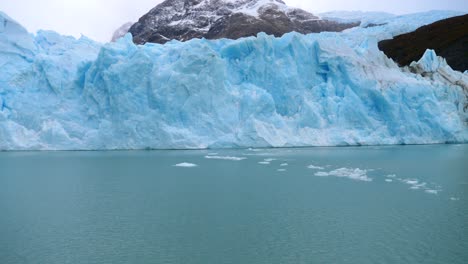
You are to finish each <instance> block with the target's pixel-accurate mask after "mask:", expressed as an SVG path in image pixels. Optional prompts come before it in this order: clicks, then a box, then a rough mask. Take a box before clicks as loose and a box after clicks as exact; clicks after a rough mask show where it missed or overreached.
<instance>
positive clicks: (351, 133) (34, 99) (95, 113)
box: [0, 12, 468, 150]
mask: <svg viewBox="0 0 468 264" xmlns="http://www.w3.org/2000/svg"><path fill="white" fill-rule="evenodd" d="M453 15H456V13H455V12H429V13H421V14H414V15H407V16H401V17H396V18H389V19H391V21H388V22H387V23H385V24H382V25H381V26H377V27H373V28H354V29H350V30H347V31H345V32H343V33H320V34H310V35H301V34H298V33H289V34H286V35H284V36H283V37H281V38H275V37H273V36H267V35H265V34H262V33H260V34H259V35H258V36H257V37H249V38H244V39H239V40H226V39H222V40H204V39H194V40H191V41H187V42H183V43H182V42H177V41H171V42H169V43H167V44H165V45H160V44H146V45H143V46H137V45H134V44H133V42H132V40H131V36H130V35H127V36H126V37H124V38H122V39H120V40H119V41H118V42H117V43H108V44H101V43H97V42H94V41H93V40H90V39H88V38H86V37H81V38H80V39H75V38H73V37H67V36H61V35H59V34H57V33H55V32H51V31H39V32H37V34H35V35H33V34H30V33H28V32H27V31H26V30H25V29H24V28H23V27H22V26H21V25H20V24H18V23H17V22H15V21H14V20H13V19H11V18H9V17H8V16H7V15H6V14H4V13H0V150H78V149H79V150H91V149H92V150H97V149H106V150H107V149H194V148H235V147H293V146H343V145H379V144H429V143H447V142H451V143H454V142H458V143H466V142H468V124H467V122H468V109H467V94H468V74H467V73H466V72H465V73H461V72H456V71H453V70H452V69H451V68H450V67H449V66H448V65H447V64H446V62H445V61H444V60H443V59H442V58H440V57H437V55H436V54H435V53H434V52H433V51H431V50H428V51H427V52H426V53H425V54H424V56H423V57H422V58H421V60H420V61H419V62H414V63H413V64H412V65H411V66H410V67H407V68H400V67H398V65H396V64H395V63H394V62H393V61H392V60H390V59H388V58H387V57H386V56H385V55H384V54H383V53H382V52H380V51H379V50H378V48H377V42H378V41H379V40H381V39H384V38H389V37H392V36H394V35H396V34H400V33H404V32H408V31H411V30H414V29H416V28H417V27H418V26H421V25H424V24H428V23H431V22H434V21H437V20H439V19H442V18H446V17H449V16H453Z"/></svg>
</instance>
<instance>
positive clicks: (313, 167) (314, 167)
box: [307, 165, 325, 170]
mask: <svg viewBox="0 0 468 264" xmlns="http://www.w3.org/2000/svg"><path fill="white" fill-rule="evenodd" d="M307 168H308V169H312V170H324V169H325V168H323V167H320V166H314V165H309V166H307Z"/></svg>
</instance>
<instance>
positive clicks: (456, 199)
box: [450, 197, 460, 201]
mask: <svg viewBox="0 0 468 264" xmlns="http://www.w3.org/2000/svg"><path fill="white" fill-rule="evenodd" d="M450 200H451V201H460V198H457V197H450Z"/></svg>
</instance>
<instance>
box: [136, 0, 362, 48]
mask: <svg viewBox="0 0 468 264" xmlns="http://www.w3.org/2000/svg"><path fill="white" fill-rule="evenodd" d="M357 25H359V23H358V22H352V23H340V22H336V21H329V20H323V19H320V18H319V17H317V16H314V15H313V14H311V13H309V12H307V11H304V10H302V9H299V8H292V7H289V6H287V5H286V4H285V3H284V2H283V1H281V0H166V1H164V2H162V3H161V4H159V5H157V6H156V7H155V8H153V9H152V10H150V11H149V12H148V13H147V14H145V15H144V16H143V17H141V18H140V19H139V21H138V22H137V23H135V24H134V25H133V26H132V27H131V28H130V29H129V32H130V33H132V35H133V40H134V42H135V43H137V44H143V43H146V42H153V43H165V42H167V41H169V40H172V39H176V40H180V41H186V40H189V39H192V38H207V39H219V38H229V39H237V38H241V37H247V36H254V35H256V34H257V33H259V32H265V33H267V34H269V35H275V36H282V35H283V34H285V33H288V32H291V31H296V32H299V33H303V34H307V33H313V32H322V31H342V30H344V29H347V28H350V27H355V26H357Z"/></svg>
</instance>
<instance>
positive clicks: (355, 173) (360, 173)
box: [314, 168, 372, 182]
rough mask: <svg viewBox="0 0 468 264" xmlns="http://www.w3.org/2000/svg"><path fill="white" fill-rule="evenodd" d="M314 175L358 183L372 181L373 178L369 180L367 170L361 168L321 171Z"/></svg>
mask: <svg viewBox="0 0 468 264" xmlns="http://www.w3.org/2000/svg"><path fill="white" fill-rule="evenodd" d="M314 175H315V176H319V177H328V176H334V177H340V178H348V179H351V180H356V181H366V182H370V181H372V178H369V177H368V176H367V170H362V169H359V168H340V169H336V170H332V171H329V172H325V171H319V172H316V173H315V174H314Z"/></svg>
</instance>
